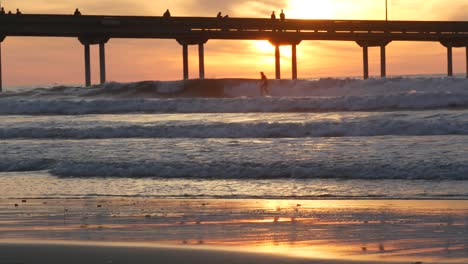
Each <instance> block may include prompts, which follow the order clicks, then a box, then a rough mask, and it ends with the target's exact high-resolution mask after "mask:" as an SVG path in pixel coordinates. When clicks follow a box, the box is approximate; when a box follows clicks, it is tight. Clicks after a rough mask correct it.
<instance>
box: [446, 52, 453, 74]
mask: <svg viewBox="0 0 468 264" xmlns="http://www.w3.org/2000/svg"><path fill="white" fill-rule="evenodd" d="M447 75H448V76H450V77H451V76H453V55H452V47H450V46H449V47H447Z"/></svg>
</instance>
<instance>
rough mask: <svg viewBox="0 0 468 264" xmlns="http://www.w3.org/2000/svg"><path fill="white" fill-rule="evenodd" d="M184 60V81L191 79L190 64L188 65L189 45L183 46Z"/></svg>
mask: <svg viewBox="0 0 468 264" xmlns="http://www.w3.org/2000/svg"><path fill="white" fill-rule="evenodd" d="M182 60H183V72H184V80H188V78H189V63H188V45H187V44H183V45H182Z"/></svg>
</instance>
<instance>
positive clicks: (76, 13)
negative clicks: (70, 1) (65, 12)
mask: <svg viewBox="0 0 468 264" xmlns="http://www.w3.org/2000/svg"><path fill="white" fill-rule="evenodd" d="M73 15H75V16H81V12H80V10H78V8H77V9H75V13H73Z"/></svg>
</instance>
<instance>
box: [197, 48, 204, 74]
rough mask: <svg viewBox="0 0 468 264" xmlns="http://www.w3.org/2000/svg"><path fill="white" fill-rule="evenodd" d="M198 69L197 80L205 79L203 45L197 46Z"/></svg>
mask: <svg viewBox="0 0 468 264" xmlns="http://www.w3.org/2000/svg"><path fill="white" fill-rule="evenodd" d="M198 68H199V72H200V74H199V78H200V79H201V80H203V79H205V44H203V43H199V44H198Z"/></svg>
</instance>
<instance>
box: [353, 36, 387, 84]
mask: <svg viewBox="0 0 468 264" xmlns="http://www.w3.org/2000/svg"><path fill="white" fill-rule="evenodd" d="M356 43H357V44H358V45H359V46H360V47H362V62H363V78H364V80H366V79H369V48H370V47H380V76H381V77H382V78H384V77H386V76H387V52H386V47H387V45H388V43H390V41H389V40H373V39H368V40H359V41H356Z"/></svg>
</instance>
